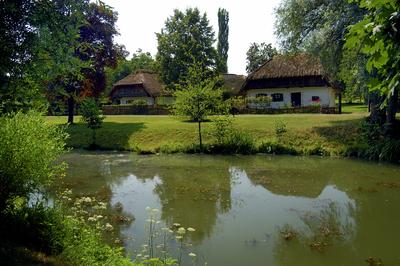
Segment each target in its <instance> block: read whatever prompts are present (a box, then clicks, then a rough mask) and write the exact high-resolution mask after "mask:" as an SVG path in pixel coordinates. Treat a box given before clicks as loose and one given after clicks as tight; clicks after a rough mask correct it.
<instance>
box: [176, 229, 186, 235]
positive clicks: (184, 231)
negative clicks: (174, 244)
mask: <svg viewBox="0 0 400 266" xmlns="http://www.w3.org/2000/svg"><path fill="white" fill-rule="evenodd" d="M177 233H178V234H180V235H183V234H185V233H186V230H185V228H184V227H179V229H178V231H177Z"/></svg>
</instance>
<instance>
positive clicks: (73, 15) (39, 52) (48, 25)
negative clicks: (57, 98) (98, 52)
mask: <svg viewBox="0 0 400 266" xmlns="http://www.w3.org/2000/svg"><path fill="white" fill-rule="evenodd" d="M83 4H84V1H81V2H77V1H73V0H54V1H50V0H47V1H26V0H25V1H22V0H20V1H1V3H0V12H1V14H0V15H1V16H0V17H1V18H0V32H1V36H2V38H1V48H0V53H1V56H0V57H1V64H0V65H1V67H0V68H1V74H0V76H1V77H0V96H1V97H0V99H1V100H0V112H2V113H5V112H13V111H17V110H21V109H24V110H27V109H30V108H37V107H38V105H37V104H38V103H39V104H40V103H41V102H43V100H45V99H44V97H43V96H44V90H43V88H44V87H47V86H48V84H49V83H50V81H55V80H59V79H60V77H65V76H68V75H69V73H74V72H76V69H79V66H80V61H79V60H77V59H76V58H75V57H74V55H73V53H74V52H75V48H76V47H77V42H76V40H77V37H76V36H77V32H78V29H79V27H80V26H81V25H82V23H83V20H82V16H81V15H80V14H81V13H82V12H80V10H81V7H82V5H83ZM3 34H4V35H3ZM3 36H4V38H3ZM40 105H42V104H40Z"/></svg>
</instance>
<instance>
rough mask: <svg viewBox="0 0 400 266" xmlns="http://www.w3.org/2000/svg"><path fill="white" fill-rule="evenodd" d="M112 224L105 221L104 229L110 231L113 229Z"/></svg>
mask: <svg viewBox="0 0 400 266" xmlns="http://www.w3.org/2000/svg"><path fill="white" fill-rule="evenodd" d="M113 228H114V227H113V226H112V225H111V224H109V223H106V230H107V231H111V230H113Z"/></svg>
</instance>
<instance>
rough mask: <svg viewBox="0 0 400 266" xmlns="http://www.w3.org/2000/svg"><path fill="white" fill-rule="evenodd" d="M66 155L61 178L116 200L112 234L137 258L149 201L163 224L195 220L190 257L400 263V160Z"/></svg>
mask: <svg viewBox="0 0 400 266" xmlns="http://www.w3.org/2000/svg"><path fill="white" fill-rule="evenodd" d="M64 160H65V161H66V162H67V163H68V164H69V169H68V172H67V177H66V178H65V181H64V183H63V185H62V186H65V187H66V188H70V189H72V191H73V195H74V196H75V197H78V196H79V197H81V196H92V197H96V198H97V199H99V200H102V201H104V202H106V203H107V205H108V206H109V207H110V209H111V210H112V211H110V213H109V217H108V218H106V219H109V220H108V221H109V222H110V223H111V224H113V226H114V230H115V232H114V233H113V234H111V236H110V237H109V238H110V239H109V241H110V243H114V241H115V239H117V241H116V243H119V244H120V245H123V246H124V247H125V248H126V250H127V253H128V254H129V256H131V257H132V258H134V257H135V256H136V255H137V254H141V252H142V251H141V250H142V248H143V247H142V245H143V244H148V236H149V233H148V230H149V222H148V221H147V219H148V211H146V207H147V206H149V207H151V208H156V209H158V210H159V213H157V215H158V218H157V220H159V221H160V222H159V223H157V224H156V225H155V226H156V227H157V228H158V229H156V230H160V232H162V230H161V229H160V228H163V227H169V228H172V229H173V228H174V225H173V224H174V223H179V224H180V226H183V227H185V228H187V227H192V228H194V229H195V231H194V232H187V233H186V234H185V237H184V242H185V243H186V244H187V243H190V244H191V245H190V246H187V245H184V247H183V249H182V253H183V256H182V265H193V264H195V265H204V264H205V262H207V265H380V264H379V263H381V262H382V263H384V265H400V230H399V225H400V167H398V166H395V165H389V164H377V163H372V162H366V161H357V160H350V159H335V158H319V157H292V156H267V155H254V156H210V155H159V156H158V155H150V156H146V155H135V154H129V153H86V152H82V153H70V154H67V155H66V156H65V157H64ZM118 213H120V214H121V215H120V216H116V214H118ZM122 214H123V215H122ZM112 217H131V218H132V219H133V221H132V222H128V223H119V222H117V221H115V219H114V220H113V219H112ZM160 234H161V233H160ZM118 239H119V240H120V242H119V241H118ZM155 242H156V244H155V253H156V254H161V253H160V251H159V250H157V249H159V248H160V246H158V244H157V243H161V242H163V240H162V237H161V236H160V237H156V239H155ZM166 242H168V243H167V245H168V246H169V253H170V254H172V255H173V256H174V257H177V256H178V253H179V251H178V250H180V249H179V248H178V246H179V243H177V241H175V239H174V238H173V235H172V234H171V236H169V238H167V240H166ZM156 246H157V247H156ZM189 253H194V254H196V256H195V257H191V256H188V254H189Z"/></svg>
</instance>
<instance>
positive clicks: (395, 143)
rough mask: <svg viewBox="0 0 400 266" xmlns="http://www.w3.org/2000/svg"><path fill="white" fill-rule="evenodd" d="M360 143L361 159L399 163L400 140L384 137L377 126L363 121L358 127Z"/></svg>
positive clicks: (382, 130)
mask: <svg viewBox="0 0 400 266" xmlns="http://www.w3.org/2000/svg"><path fill="white" fill-rule="evenodd" d="M360 131H361V134H360V142H361V143H362V144H364V146H363V147H364V148H363V149H362V154H361V156H362V157H366V158H368V159H370V160H380V161H390V162H396V163H398V162H400V140H398V139H395V138H389V137H386V136H385V135H384V129H382V127H381V126H380V125H378V124H371V123H370V122H368V121H363V122H362V123H361V127H360Z"/></svg>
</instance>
